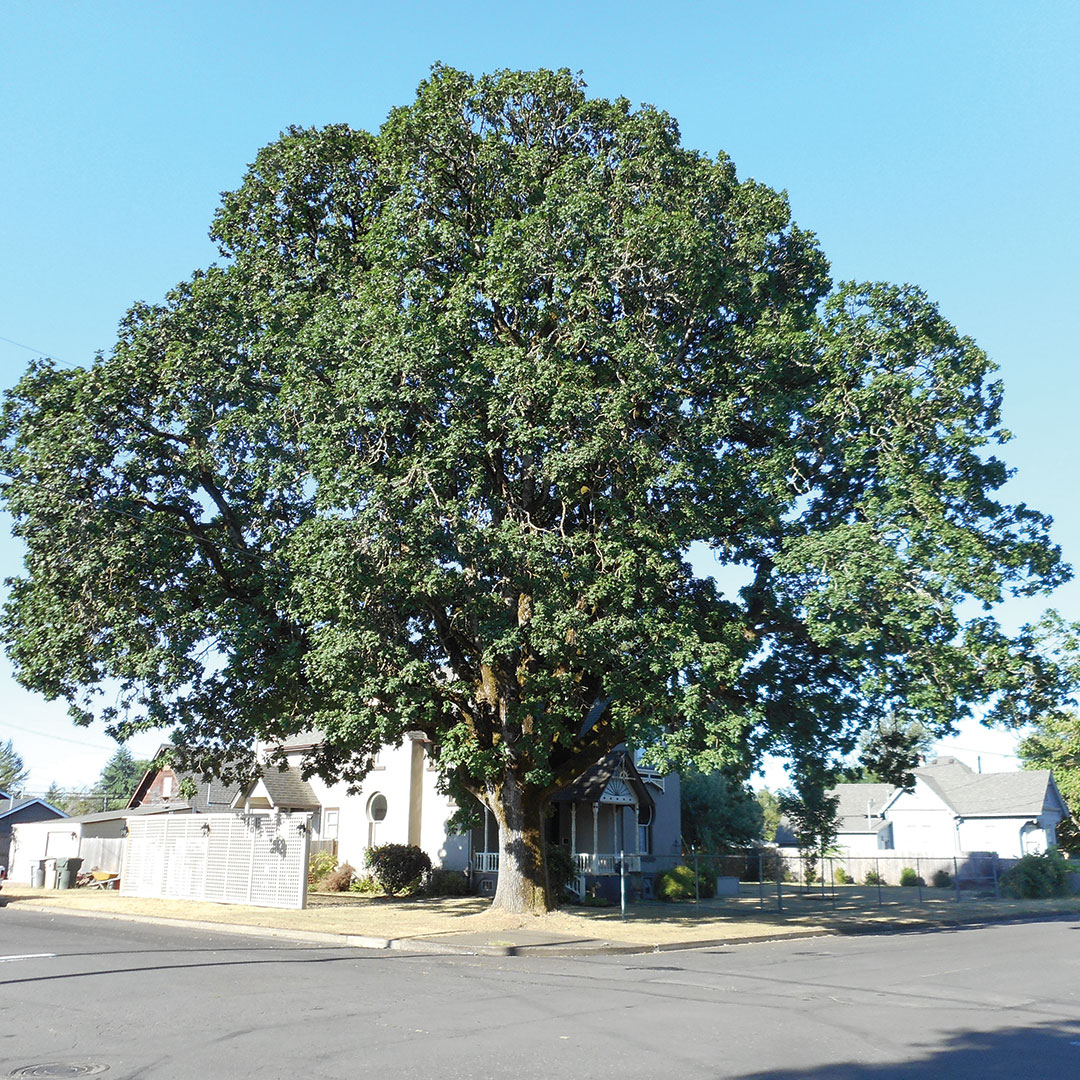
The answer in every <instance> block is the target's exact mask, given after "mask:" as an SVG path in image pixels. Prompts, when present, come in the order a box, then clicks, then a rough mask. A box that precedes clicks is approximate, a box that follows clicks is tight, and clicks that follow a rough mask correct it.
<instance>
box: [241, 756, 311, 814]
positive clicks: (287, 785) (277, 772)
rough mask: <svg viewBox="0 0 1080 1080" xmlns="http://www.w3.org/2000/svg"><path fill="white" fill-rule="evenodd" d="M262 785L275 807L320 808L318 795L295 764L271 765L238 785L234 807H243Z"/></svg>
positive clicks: (282, 808) (284, 808)
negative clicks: (275, 766)
mask: <svg viewBox="0 0 1080 1080" xmlns="http://www.w3.org/2000/svg"><path fill="white" fill-rule="evenodd" d="M260 786H261V787H262V788H263V790H264V791H265V792H266V797H267V799H268V800H269V802H270V805H271V806H272V807H273V808H274V809H280V810H318V809H319V805H320V803H319V799H318V797H317V796H316V794H315V792H314V791H312V789H311V785H310V784H309V783H308V782H307V781H306V780H305V779H304V777H303V774H302V773H301V772H300V770H299V769H298V768H297V767H296V766H295V765H290V766H289V767H288V768H286V769H277V768H274V767H270V768H268V769H265V770H264V771H263V773H262V774H261V775H260V776H257V777H256V778H255V779H254V780H252V781H250V782H249V783H247V784H244V785H243V786H238V787H237V789H236V794H235V795H234V796H233V801H232V805H233V807H234V808H241V807H243V805H244V802H245V801H246V800H247V799H248V798H249V797H250V795H251V794H252V792H254V791H255V790H256V789H257V788H259V787H260Z"/></svg>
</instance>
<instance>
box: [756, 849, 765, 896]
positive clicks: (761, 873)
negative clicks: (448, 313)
mask: <svg viewBox="0 0 1080 1080" xmlns="http://www.w3.org/2000/svg"><path fill="white" fill-rule="evenodd" d="M757 881H758V910H759V911H764V910H765V856H764V854H762V852H760V851H759V852H758V857H757Z"/></svg>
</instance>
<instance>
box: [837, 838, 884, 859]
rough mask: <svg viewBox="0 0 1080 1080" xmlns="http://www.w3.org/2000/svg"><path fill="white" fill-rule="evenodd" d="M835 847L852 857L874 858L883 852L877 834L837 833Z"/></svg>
mask: <svg viewBox="0 0 1080 1080" xmlns="http://www.w3.org/2000/svg"><path fill="white" fill-rule="evenodd" d="M836 846H837V847H838V848H840V849H841V850H843V851H845V852H847V853H848V854H849V855H852V856H862V855H865V856H874V855H878V854H880V853H881V852H882V851H883V849H882V848H881V847H879V845H878V834H877V833H844V832H842V833H838V834H837V837H836Z"/></svg>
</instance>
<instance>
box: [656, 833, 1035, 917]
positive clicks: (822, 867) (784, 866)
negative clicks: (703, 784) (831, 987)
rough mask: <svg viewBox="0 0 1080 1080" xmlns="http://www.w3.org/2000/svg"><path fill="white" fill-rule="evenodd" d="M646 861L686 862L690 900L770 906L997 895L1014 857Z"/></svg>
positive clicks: (693, 856) (660, 861)
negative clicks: (692, 886)
mask: <svg viewBox="0 0 1080 1080" xmlns="http://www.w3.org/2000/svg"><path fill="white" fill-rule="evenodd" d="M644 861H645V860H644V859H643V863H644ZM648 861H649V863H650V864H651V865H650V866H649V867H648V870H649V871H651V872H654V873H656V874H659V873H662V872H663V871H665V870H669V869H671V868H672V867H674V866H677V865H680V864H681V865H685V866H689V867H691V868H692V869H693V870H694V871H695V872H696V879H697V881H698V883H699V887H698V897H697V898H698V899H709V898H711V897H713V896H716V897H721V898H724V897H727V898H734V899H736V900H738V901H739V902H740V903H741V904H743V905H746V904H755V905H756V906H757V907H758V908H760V909H761V910H763V911H764V910H771V911H775V912H784V911H791V912H795V911H805V910H810V909H821V908H832V909H840V908H846V909H850V910H852V911H854V910H859V909H867V908H877V907H886V906H889V905H894V906H909V905H911V904H915V903H918V904H923V903H940V902H942V901H949V902H954V903H961V902H963V901H965V900H988V899H990V900H993V899H999V898H1000V897H1001V880H1002V878H1003V877H1004V875H1005V874H1006V873H1007V872H1008V870H1010V869H1011V868H1012V867H1013V866H1015V865H1016V862H1017V860H1016V859H1006V858H1001V857H999V856H998V855H997V854H996V853H994V852H963V853H961V854H958V855H955V856H946V857H931V856H928V855H916V854H904V853H902V852H901V853H884V854H879V855H845V854H835V853H834V854H829V853H826V854H825V855H808V854H803V853H799V852H794V851H789V850H780V849H777V848H758V849H754V850H750V851H745V852H735V853H724V854H717V853H713V852H702V851H694V850H689V851H687V852H685V853H684V855H683V856H682V858H678V857H675V856H672V857H667V858H664V857H654V858H651V859H649V860H648ZM642 869H643V870H645V869H646V867H645V866H644V865H643V866H642ZM702 894H704V895H702Z"/></svg>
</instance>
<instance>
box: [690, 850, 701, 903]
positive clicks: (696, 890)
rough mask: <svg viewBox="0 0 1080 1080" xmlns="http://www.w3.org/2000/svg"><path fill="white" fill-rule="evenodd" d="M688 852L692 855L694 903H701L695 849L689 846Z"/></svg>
mask: <svg viewBox="0 0 1080 1080" xmlns="http://www.w3.org/2000/svg"><path fill="white" fill-rule="evenodd" d="M690 850H691V851H692V852H693V853H694V903H695V904H700V903H701V882H700V881H699V880H698V857H697V848H696V847H694V846H693V845H691V847H690Z"/></svg>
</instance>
